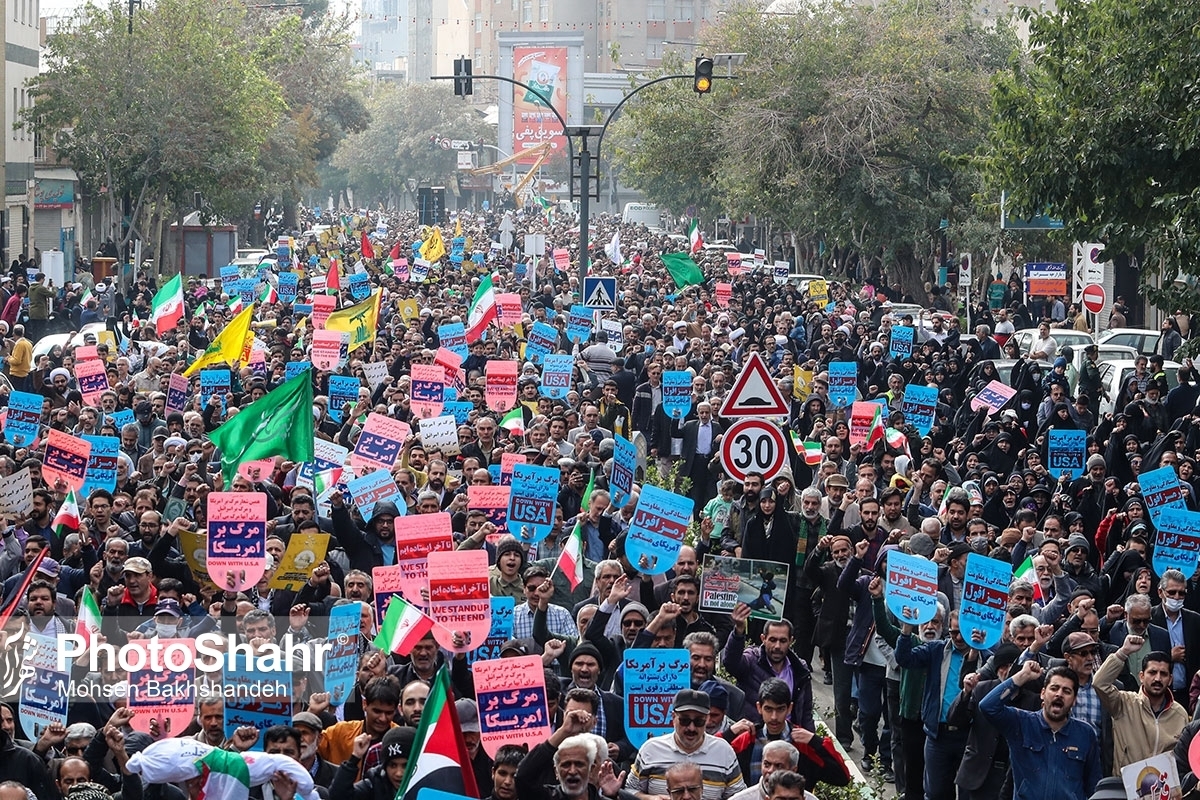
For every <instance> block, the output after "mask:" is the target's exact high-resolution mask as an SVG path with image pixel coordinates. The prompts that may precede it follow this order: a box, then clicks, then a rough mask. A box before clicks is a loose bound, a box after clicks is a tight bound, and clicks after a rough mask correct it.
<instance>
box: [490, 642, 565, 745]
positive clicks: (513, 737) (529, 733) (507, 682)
mask: <svg viewBox="0 0 1200 800" xmlns="http://www.w3.org/2000/svg"><path fill="white" fill-rule="evenodd" d="M471 672H472V673H473V676H474V683H475V699H476V702H477V703H478V705H479V743H480V745H482V746H483V749H484V751H486V752H487V754H488V755H490V756H492V757H493V758H494V757H495V756H496V752H497V751H498V750H499V749H500V748H501V747H503V746H504V745H508V744H511V745H519V746H525V747H528V748H529V749H533V748H534V747H535V746H537V745H539V744H541V743H542V742H544V741H546V739H547V738H548V737H549V736H550V733H551V726H550V711H549V707H548V706H547V705H546V671H545V666H544V665H543V664H542V657H541V656H536V655H535V656H517V657H516V658H502V659H495V660H490V661H476V662H475V663H474V664H472V665H471Z"/></svg>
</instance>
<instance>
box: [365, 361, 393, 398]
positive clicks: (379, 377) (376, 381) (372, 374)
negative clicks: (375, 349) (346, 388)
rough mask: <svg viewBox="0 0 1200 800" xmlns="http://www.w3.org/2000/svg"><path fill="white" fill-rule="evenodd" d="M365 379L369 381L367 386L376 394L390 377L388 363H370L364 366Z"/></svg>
mask: <svg viewBox="0 0 1200 800" xmlns="http://www.w3.org/2000/svg"><path fill="white" fill-rule="evenodd" d="M362 371H363V377H365V378H366V379H367V386H368V387H370V389H371V391H372V392H374V391H375V390H376V389H378V388H379V386H380V385H381V384H382V383H383V381H384V379H385V378H387V376H388V365H387V362H386V361H368V362H366V363H365V364H363V365H362Z"/></svg>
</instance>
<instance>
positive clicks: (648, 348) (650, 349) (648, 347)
mask: <svg viewBox="0 0 1200 800" xmlns="http://www.w3.org/2000/svg"><path fill="white" fill-rule="evenodd" d="M653 352H654V345H652V344H648V345H646V355H650V354H651V353H653Z"/></svg>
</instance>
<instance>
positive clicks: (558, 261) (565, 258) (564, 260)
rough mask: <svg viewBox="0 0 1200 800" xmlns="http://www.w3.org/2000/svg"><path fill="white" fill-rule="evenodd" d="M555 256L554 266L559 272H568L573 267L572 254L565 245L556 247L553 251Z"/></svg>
mask: <svg viewBox="0 0 1200 800" xmlns="http://www.w3.org/2000/svg"><path fill="white" fill-rule="evenodd" d="M551 255H552V256H553V257H554V268H555V269H556V270H558V271H559V272H566V271H567V270H569V269H570V268H571V254H570V252H569V251H568V250H567V248H565V247H556V248H554V252H553V253H551Z"/></svg>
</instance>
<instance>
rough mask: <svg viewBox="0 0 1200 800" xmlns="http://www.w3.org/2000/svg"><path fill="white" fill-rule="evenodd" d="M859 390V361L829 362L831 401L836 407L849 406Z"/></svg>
mask: <svg viewBox="0 0 1200 800" xmlns="http://www.w3.org/2000/svg"><path fill="white" fill-rule="evenodd" d="M857 392H858V362H856V361H831V362H829V402H831V403H833V405H834V407H835V408H849V407H850V404H851V403H853V402H854V398H855V397H856V396H857Z"/></svg>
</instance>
